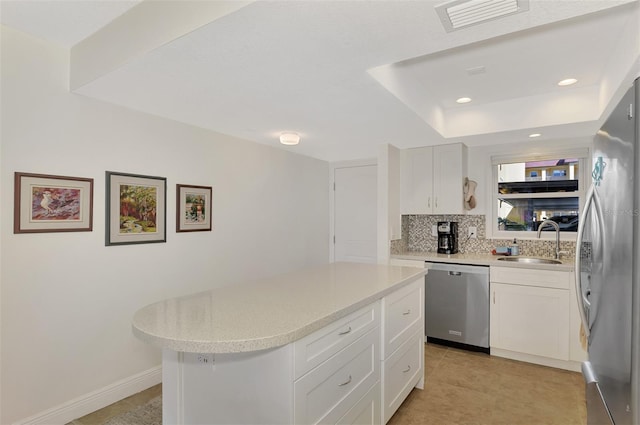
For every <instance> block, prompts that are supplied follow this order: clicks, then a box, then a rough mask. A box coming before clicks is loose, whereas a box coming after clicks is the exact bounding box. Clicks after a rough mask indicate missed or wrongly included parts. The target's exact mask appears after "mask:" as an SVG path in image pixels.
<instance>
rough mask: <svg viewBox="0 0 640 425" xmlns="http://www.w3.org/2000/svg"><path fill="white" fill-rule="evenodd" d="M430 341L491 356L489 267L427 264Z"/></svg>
mask: <svg viewBox="0 0 640 425" xmlns="http://www.w3.org/2000/svg"><path fill="white" fill-rule="evenodd" d="M425 268H427V269H429V272H428V273H427V275H426V276H425V291H424V292H425V303H424V305H425V315H424V316H425V333H426V337H427V340H428V341H431V342H435V343H439V344H445V345H451V346H455V347H459V348H465V349H469V350H474V351H482V352H485V353H489V267H486V266H469V265H464V264H451V263H434V262H427V263H426V264H425Z"/></svg>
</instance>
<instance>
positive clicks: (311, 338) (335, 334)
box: [294, 302, 380, 379]
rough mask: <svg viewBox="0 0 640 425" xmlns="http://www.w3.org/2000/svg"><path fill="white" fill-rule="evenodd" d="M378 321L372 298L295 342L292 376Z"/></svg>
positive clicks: (317, 361) (307, 369)
mask: <svg viewBox="0 0 640 425" xmlns="http://www.w3.org/2000/svg"><path fill="white" fill-rule="evenodd" d="M379 323H380V303H379V302H375V303H373V304H371V305H368V306H367V307H364V308H362V309H360V310H358V311H356V312H354V313H351V314H350V315H348V316H346V317H343V318H342V319H340V320H337V321H335V322H333V323H331V324H329V325H327V326H325V327H324V328H322V329H320V330H318V331H316V332H314V333H312V334H309V335H307V336H306V337H304V338H302V339H300V340H298V341H296V342H295V343H294V363H295V379H297V378H299V377H301V376H302V375H304V374H305V373H307V372H308V371H310V370H311V369H313V368H314V367H316V366H318V365H319V364H320V363H322V362H324V361H325V360H327V359H328V358H329V357H331V356H333V355H334V354H335V353H337V352H338V351H340V350H342V349H343V348H344V347H346V346H347V345H349V344H351V343H352V342H354V341H355V340H356V339H358V338H359V337H361V336H362V335H364V334H365V333H367V332H368V331H369V330H371V329H373V328H374V327H378V326H379Z"/></svg>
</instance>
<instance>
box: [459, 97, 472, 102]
mask: <svg viewBox="0 0 640 425" xmlns="http://www.w3.org/2000/svg"><path fill="white" fill-rule="evenodd" d="M456 102H458V103H469V102H471V98H470V97H461V98H460V99H458V100H456Z"/></svg>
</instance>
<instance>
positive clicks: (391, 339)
mask: <svg viewBox="0 0 640 425" xmlns="http://www.w3.org/2000/svg"><path fill="white" fill-rule="evenodd" d="M383 311H384V313H383V314H384V331H383V354H382V358H387V357H388V356H389V355H390V354H391V353H393V352H394V351H395V350H397V349H398V347H400V345H402V343H403V342H405V341H406V340H407V339H408V338H409V337H410V336H411V335H413V334H414V333H415V332H417V331H418V330H422V334H423V335H424V277H421V278H419V279H417V280H416V281H414V282H413V283H410V284H409V285H407V286H405V287H403V288H401V289H399V290H397V291H396V292H393V293H391V294H390V295H388V296H386V297H385V298H384V299H383Z"/></svg>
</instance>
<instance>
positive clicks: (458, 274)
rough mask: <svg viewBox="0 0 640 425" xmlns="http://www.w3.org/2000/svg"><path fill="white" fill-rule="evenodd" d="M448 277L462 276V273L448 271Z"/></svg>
mask: <svg viewBox="0 0 640 425" xmlns="http://www.w3.org/2000/svg"><path fill="white" fill-rule="evenodd" d="M449 276H462V272H454V271H449Z"/></svg>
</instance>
